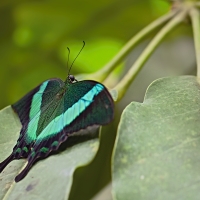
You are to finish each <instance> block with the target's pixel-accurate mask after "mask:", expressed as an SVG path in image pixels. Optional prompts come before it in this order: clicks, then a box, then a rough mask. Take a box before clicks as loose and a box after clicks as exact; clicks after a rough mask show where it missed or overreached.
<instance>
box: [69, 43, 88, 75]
mask: <svg viewBox="0 0 200 200" xmlns="http://www.w3.org/2000/svg"><path fill="white" fill-rule="evenodd" d="M84 46H85V42H84V41H83V46H82V48H81V50H80V51H79V53H78V54H77V56H76V58H75V59H74V61H73V62H72V64H71V66H70V68H69V72H68V75H69V73H70V71H71V68H72V66H73V64H74V62H75V60H76V59H77V58H78V56H79V54H80V53H81V51H82V50H83V48H84Z"/></svg>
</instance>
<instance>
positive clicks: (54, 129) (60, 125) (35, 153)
mask: <svg viewBox="0 0 200 200" xmlns="http://www.w3.org/2000/svg"><path fill="white" fill-rule="evenodd" d="M50 110H51V108H50ZM113 116H114V103H113V99H112V97H111V95H110V93H109V92H108V90H107V89H106V88H105V86H103V85H102V84H100V83H98V82H95V81H80V82H75V83H73V84H69V85H68V86H67V88H66V91H65V93H64V95H63V97H62V99H61V100H60V104H59V105H58V106H57V108H56V109H55V111H54V113H53V114H52V115H51V117H50V118H51V120H50V121H49V122H48V125H46V126H45V128H44V129H43V130H42V131H41V132H40V134H39V136H38V137H37V140H36V142H35V144H34V146H33V148H32V152H31V154H30V155H29V156H28V164H27V166H26V168H25V169H24V170H23V171H22V172H21V173H20V174H19V175H18V176H17V177H16V179H15V180H16V182H18V181H20V180H21V179H22V178H24V176H25V175H26V174H27V173H28V171H29V169H30V168H31V166H32V165H33V164H34V162H35V161H36V160H37V159H38V158H41V157H46V156H48V155H49V153H50V152H51V151H53V150H57V149H58V147H59V146H60V144H61V143H62V142H64V141H65V140H66V139H67V137H68V135H69V134H72V133H74V132H78V131H79V130H81V129H85V128H87V127H89V126H93V125H105V124H108V123H109V122H110V121H111V120H112V119H113Z"/></svg>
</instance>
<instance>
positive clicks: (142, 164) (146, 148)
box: [113, 76, 200, 200]
mask: <svg viewBox="0 0 200 200" xmlns="http://www.w3.org/2000/svg"><path fill="white" fill-rule="evenodd" d="M199 138H200V85H199V83H198V81H197V79H196V77H193V76H183V77H171V78H162V79H159V80H157V81H155V82H153V83H152V84H151V85H150V86H149V88H148V90H147V92H146V96H145V99H144V102H143V103H137V102H133V103H131V104H130V105H129V106H128V107H127V108H126V109H125V110H124V112H123V115H122V117H121V122H120V125H119V129H118V136H117V141H116V144H115V153H114V157H113V165H114V166H113V194H114V198H115V199H117V200H124V199H126V200H133V199H137V200H140V199H145V200H146V199H156V200H157V199H162V200H163V199H166V200H168V199H170V200H177V199H181V200H184V199H185V200H188V199H200V190H199V188H200V140H199Z"/></svg>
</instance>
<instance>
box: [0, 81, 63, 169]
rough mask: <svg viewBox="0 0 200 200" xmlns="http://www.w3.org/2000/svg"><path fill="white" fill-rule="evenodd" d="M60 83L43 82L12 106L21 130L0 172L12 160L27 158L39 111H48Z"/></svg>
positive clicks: (34, 138)
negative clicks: (20, 124)
mask: <svg viewBox="0 0 200 200" xmlns="http://www.w3.org/2000/svg"><path fill="white" fill-rule="evenodd" d="M62 83H63V82H62V81H61V80H60V79H51V80H48V81H45V82H43V83H42V84H40V85H39V86H37V87H36V88H34V89H33V90H32V91H30V92H29V93H28V94H26V95H25V96H24V97H23V98H22V99H20V100H19V101H18V102H16V103H15V104H13V105H12V108H13V110H14V111H15V112H16V113H17V114H18V116H19V118H20V121H21V123H22V128H21V130H20V135H19V138H18V140H17V143H16V145H15V146H14V148H13V152H12V153H11V155H10V156H9V157H8V158H6V159H5V160H4V161H3V162H1V163H0V172H1V171H2V170H3V169H4V168H5V167H6V166H7V165H8V163H9V162H11V161H12V160H14V159H20V158H27V157H28V155H29V153H30V149H31V147H32V145H33V143H34V142H35V140H36V137H37V135H36V130H37V128H38V121H39V120H38V119H39V118H40V113H41V109H43V110H45V109H48V107H49V105H51V104H52V103H53V98H54V97H55V94H56V93H57V92H58V90H60V87H61V84H62ZM52 88H53V89H52ZM45 97H46V98H45ZM47 97H48V102H45V103H46V105H44V104H43V103H42V101H43V99H47ZM43 105H44V106H43Z"/></svg>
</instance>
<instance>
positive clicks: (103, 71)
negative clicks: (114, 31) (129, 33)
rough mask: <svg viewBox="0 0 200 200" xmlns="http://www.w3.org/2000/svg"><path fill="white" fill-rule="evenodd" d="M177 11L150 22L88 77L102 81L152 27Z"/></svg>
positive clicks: (163, 21) (164, 21)
mask: <svg viewBox="0 0 200 200" xmlns="http://www.w3.org/2000/svg"><path fill="white" fill-rule="evenodd" d="M177 12H178V11H177V10H176V11H173V12H170V13H168V14H166V15H164V16H162V17H160V18H158V19H157V20H155V21H154V22H152V23H151V24H149V25H148V26H147V27H145V28H144V29H142V30H141V31H140V32H139V33H138V34H136V35H135V36H134V37H133V38H131V39H130V40H129V42H127V43H126V44H125V46H124V47H123V48H122V49H121V50H120V51H119V52H118V53H117V55H116V56H115V57H114V58H113V59H112V60H111V61H110V62H109V63H107V64H106V65H105V66H104V67H103V68H102V69H101V70H99V71H98V72H96V73H93V74H90V75H89V77H93V79H95V80H98V81H100V82H101V81H103V80H105V79H106V78H107V76H108V74H110V73H111V72H112V71H113V69H114V68H115V67H116V66H117V65H118V64H119V63H120V62H121V61H122V60H123V59H124V58H125V57H126V56H127V55H128V53H129V52H130V51H131V50H132V49H133V47H134V46H136V45H137V44H138V43H139V42H140V41H141V40H142V39H143V38H144V37H145V36H146V35H148V34H150V33H151V32H152V31H153V30H154V29H156V28H158V27H159V26H161V25H163V24H164V23H166V22H167V21H169V20H170V19H171V18H172V17H173V16H174V15H175V14H176V13H177Z"/></svg>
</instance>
